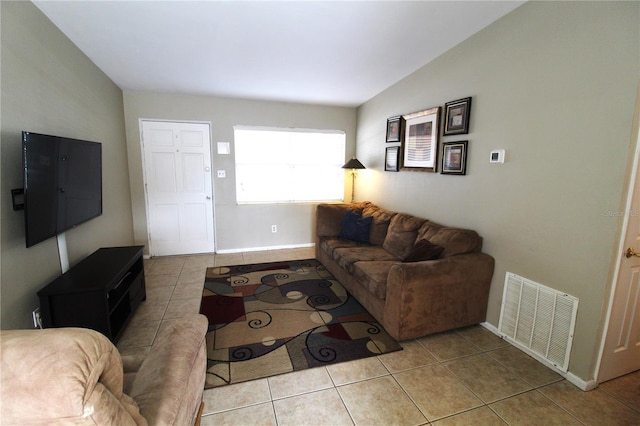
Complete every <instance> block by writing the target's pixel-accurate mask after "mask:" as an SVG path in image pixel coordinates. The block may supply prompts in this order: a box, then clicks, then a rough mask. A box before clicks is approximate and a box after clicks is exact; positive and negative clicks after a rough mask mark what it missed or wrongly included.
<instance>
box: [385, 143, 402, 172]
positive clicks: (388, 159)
mask: <svg viewBox="0 0 640 426" xmlns="http://www.w3.org/2000/svg"><path fill="white" fill-rule="evenodd" d="M399 160H400V147H399V146H390V147H388V148H387V150H386V152H385V155H384V170H385V171H387V172H397V171H399V170H400V161H399Z"/></svg>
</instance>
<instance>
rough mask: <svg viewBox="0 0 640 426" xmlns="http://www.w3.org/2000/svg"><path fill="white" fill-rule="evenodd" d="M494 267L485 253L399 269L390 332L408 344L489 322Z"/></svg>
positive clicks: (392, 286) (390, 301)
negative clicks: (489, 301) (423, 337)
mask: <svg viewBox="0 0 640 426" xmlns="http://www.w3.org/2000/svg"><path fill="white" fill-rule="evenodd" d="M494 264H495V261H494V259H493V257H491V256H489V255H487V254H485V253H470V254H464V255H459V256H451V257H447V258H444V259H437V260H429V261H422V262H413V263H401V264H397V265H394V266H393V267H391V270H390V271H389V276H388V278H387V293H386V299H385V315H384V322H385V324H384V325H385V328H386V329H387V331H389V333H390V334H391V335H393V336H394V337H396V338H397V339H399V340H404V339H407V338H410V337H416V336H420V335H425V334H430V333H437V332H439V331H445V330H450V329H453V328H458V327H464V326H467V325H472V324H477V323H479V322H482V321H484V320H486V314H487V303H488V300H489V289H490V287H491V278H492V277H493V269H494ZM409 314H410V315H409Z"/></svg>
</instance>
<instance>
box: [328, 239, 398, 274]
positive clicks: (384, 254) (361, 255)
mask: <svg viewBox="0 0 640 426" xmlns="http://www.w3.org/2000/svg"><path fill="white" fill-rule="evenodd" d="M333 260H335V261H336V263H337V264H338V265H339V266H340V267H341V268H343V269H344V270H345V271H347V272H348V273H350V274H353V264H354V263H356V262H359V261H384V260H393V261H399V259H398V258H396V257H395V256H394V255H392V254H391V253H389V252H388V251H386V250H385V249H383V248H382V247H379V246H361V247H340V248H336V249H335V250H334V251H333Z"/></svg>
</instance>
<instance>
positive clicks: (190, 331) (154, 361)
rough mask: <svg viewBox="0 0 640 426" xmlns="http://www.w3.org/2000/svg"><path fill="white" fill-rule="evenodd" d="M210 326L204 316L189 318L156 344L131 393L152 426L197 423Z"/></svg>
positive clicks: (165, 333) (186, 317) (178, 322)
mask: <svg viewBox="0 0 640 426" xmlns="http://www.w3.org/2000/svg"><path fill="white" fill-rule="evenodd" d="M208 326H209V323H208V321H207V318H206V317H205V316H204V315H200V314H190V315H185V316H184V317H182V318H180V319H178V320H176V321H175V323H174V324H172V325H171V326H170V327H169V329H168V330H165V331H164V332H163V333H162V335H161V336H160V338H159V339H158V340H157V341H156V342H155V343H154V344H153V346H152V348H151V351H150V352H149V355H147V357H146V358H145V360H144V362H143V363H142V366H141V367H140V370H139V371H138V373H137V374H136V378H135V380H134V381H133V384H132V385H131V392H130V395H131V397H132V398H133V399H135V401H136V402H137V403H138V406H139V407H140V412H141V413H142V415H143V416H144V417H145V418H146V419H147V421H148V422H149V424H152V425H186V424H190V423H192V422H193V420H194V415H195V414H196V412H197V409H198V407H199V406H200V402H201V401H202V392H203V391H204V381H205V375H206V369H207V358H206V345H205V335H206V333H207V328H208Z"/></svg>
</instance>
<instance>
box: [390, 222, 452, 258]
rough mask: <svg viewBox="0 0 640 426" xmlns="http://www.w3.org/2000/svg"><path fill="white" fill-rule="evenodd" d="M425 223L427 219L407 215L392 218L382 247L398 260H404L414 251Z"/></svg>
mask: <svg viewBox="0 0 640 426" xmlns="http://www.w3.org/2000/svg"><path fill="white" fill-rule="evenodd" d="M425 222H426V220H425V219H421V218H419V217H415V216H411V215H408V214H406V213H398V214H396V215H395V216H393V218H391V222H390V223H389V229H388V230H387V236H386V237H385V239H384V242H383V243H382V247H383V248H384V249H385V250H386V251H388V252H389V253H391V254H393V255H394V256H396V257H397V258H399V259H404V258H405V257H407V256H408V255H409V253H411V251H412V250H413V247H414V245H415V243H416V237H417V236H418V230H419V229H420V227H421V226H422V225H423V224H424V223H425ZM434 244H435V243H434ZM439 245H441V244H439Z"/></svg>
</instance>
